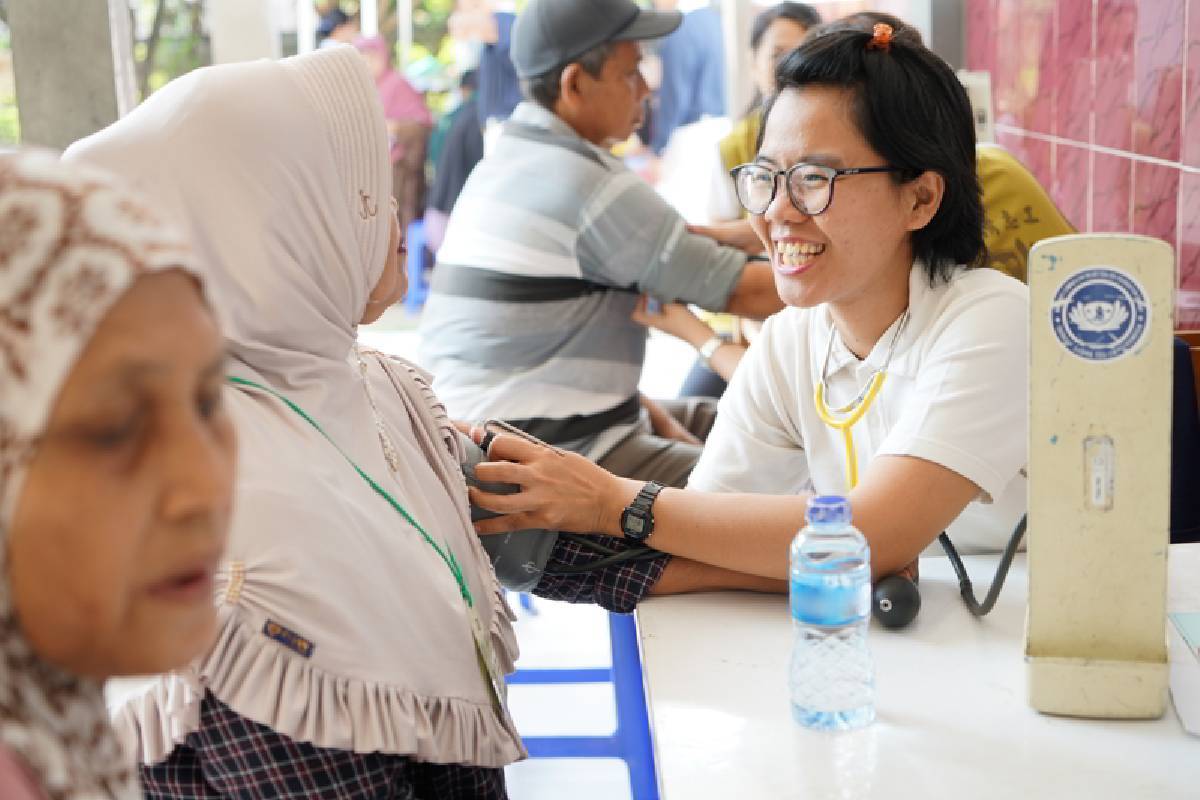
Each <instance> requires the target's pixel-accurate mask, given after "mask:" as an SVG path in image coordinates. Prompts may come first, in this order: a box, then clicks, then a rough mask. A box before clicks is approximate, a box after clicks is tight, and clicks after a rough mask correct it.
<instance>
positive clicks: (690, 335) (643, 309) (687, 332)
mask: <svg viewBox="0 0 1200 800" xmlns="http://www.w3.org/2000/svg"><path fill="white" fill-rule="evenodd" d="M633 321H634V322H636V323H637V324H639V325H645V326H646V327H647V328H654V329H656V330H660V331H662V332H663V333H669V334H671V335H672V336H675V337H677V338H679V339H683V340H684V341H685V342H687V343H688V344H690V345H691V346H692V347H695V348H697V349H699V347H700V346H701V345H702V344H704V343H705V342H707V341H708V340H709V339H711V338H712V337H714V336H716V334H715V333H714V332H713V329H712V328H710V327H708V325H707V324H706V323H705V322H704V320H702V319H700V318H699V317H697V316H696V315H695V314H693V313H692V310H691V309H690V308H688V307H687V306H685V305H683V304H682V303H667V304H665V305H663V306H662V308H661V309H660V310H659V312H658V313H654V312H652V311H650V310H649V309H648V308H647V306H646V298H645V296H643V297H642V299H641V300H639V301H638V304H637V308H635V309H634V310H633Z"/></svg>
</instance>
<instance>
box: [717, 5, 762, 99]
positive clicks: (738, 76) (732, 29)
mask: <svg viewBox="0 0 1200 800" xmlns="http://www.w3.org/2000/svg"><path fill="white" fill-rule="evenodd" d="M753 10H754V9H753V8H751V7H750V4H749V3H746V2H743V0H721V28H722V32H723V35H722V40H723V41H722V43H723V44H724V46H725V108H726V109H728V113H729V116H730V117H731V118H733V119H736V118H737V117H738V116H740V115H741V113H742V111H743V110H744V109H745V108H746V107H747V106H749V105H750V100H751V99H752V98H753V97H754V76H753V74H752V71H751V65H750V23H751V21H752V15H751V13H750V12H751V11H753Z"/></svg>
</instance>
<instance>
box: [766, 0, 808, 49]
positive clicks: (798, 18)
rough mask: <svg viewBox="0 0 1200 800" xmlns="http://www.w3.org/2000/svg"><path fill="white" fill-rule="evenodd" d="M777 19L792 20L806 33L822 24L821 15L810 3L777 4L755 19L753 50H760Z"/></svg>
mask: <svg viewBox="0 0 1200 800" xmlns="http://www.w3.org/2000/svg"><path fill="white" fill-rule="evenodd" d="M777 19H786V20H791V21H792V22H794V23H796V24H797V25H799V26H800V27H801V28H804V30H806V31H807V30H810V29H811V28H815V27H816V26H818V25H820V24H821V15H820V14H819V13H818V12H817V10H816V9H815V8H813V7H812V6H810V5H809V4H808V3H790V2H784V3H777V4H776V5H773V6H771V7H770V8H768V9H767V10H765V11H763V12H761V13H760V14H759V15H758V16H757V17H755V18H754V24H753V25H752V26H751V27H750V49H751V50H757V49H758V46H759V45H760V44H762V39H763V37H764V36H766V35H767V28H769V27H771V23H772V22H774V21H775V20H777Z"/></svg>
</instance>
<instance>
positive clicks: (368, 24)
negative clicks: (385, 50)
mask: <svg viewBox="0 0 1200 800" xmlns="http://www.w3.org/2000/svg"><path fill="white" fill-rule="evenodd" d="M398 5H405V3H404V2H400V3H398ZM409 5H411V3H409ZM358 30H359V32H360V33H362V35H363V36H374V35H375V34H377V33H379V3H378V1H377V0H362V2H361V3H359V4H358Z"/></svg>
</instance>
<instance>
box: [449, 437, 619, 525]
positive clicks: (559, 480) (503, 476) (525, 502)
mask: <svg viewBox="0 0 1200 800" xmlns="http://www.w3.org/2000/svg"><path fill="white" fill-rule="evenodd" d="M481 437H482V431H480V430H479V429H478V428H476V429H474V430H473V431H472V438H474V439H475V440H476V442H477V443H478V441H479V439H480V438H481ZM488 458H489V459H491V460H490V461H488V462H485V463H482V464H478V465H476V467H475V475H476V477H477V478H479V480H480V481H484V482H487V483H493V482H494V483H514V484H517V485H519V486H520V487H521V491H519V492H517V493H516V494H489V493H488V492H483V491H480V490H479V489H477V488H474V487H472V488H471V489H470V498H471V503H472V504H474V505H477V506H480V507H482V508H486V509H487V510H489V511H495V512H496V513H498V514H503V516H500V517H493V518H492V519H486V520H480V521H478V522H476V523H475V530H476V532H478V533H480V534H491V533H508V532H509V531H520V530H526V529H528V528H544V529H546V530H560V531H569V532H573V533H602V534H606V535H608V536H620V535H621V512H622V511H623V510H624V509H625V507H626V506H627V505H629V504H630V503H631V502H633V498H634V497H636V496H637V493H638V490H639V488H640V487H641V484H640V483H638V482H636V481H631V480H627V479H625V478H619V477H617V476H616V475H613V474H612V473H610V472H608V471H607V470H605V469H604V468H603V467H599V466H597V465H596V464H593V463H592V462H591V461H588V460H587V459H586V458H584V457H583V456H581V455H579V454H578V453H570V452H566V451H563V450H559V449H557V448H553V447H549V446H547V445H543V444H537V443H534V442H530V441H527V440H525V439H522V438H520V437H519V436H514V435H512V434H506V433H501V434H498V435H497V436H495V437H494V438H493V439H492V442H491V445H490V447H489V448H488Z"/></svg>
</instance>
